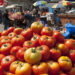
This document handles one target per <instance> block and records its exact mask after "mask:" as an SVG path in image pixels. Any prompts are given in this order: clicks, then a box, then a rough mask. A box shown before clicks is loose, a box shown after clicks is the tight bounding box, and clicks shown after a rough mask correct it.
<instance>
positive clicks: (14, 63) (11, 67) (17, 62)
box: [10, 61, 23, 74]
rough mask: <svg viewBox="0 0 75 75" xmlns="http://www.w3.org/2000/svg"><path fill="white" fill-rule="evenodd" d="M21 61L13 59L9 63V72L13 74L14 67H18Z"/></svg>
mask: <svg viewBox="0 0 75 75" xmlns="http://www.w3.org/2000/svg"><path fill="white" fill-rule="evenodd" d="M22 63H23V62H21V61H14V62H12V63H11V65H10V72H11V73H13V74H15V70H16V68H17V67H18V65H20V64H22Z"/></svg>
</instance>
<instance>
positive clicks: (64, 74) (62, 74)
mask: <svg viewBox="0 0 75 75" xmlns="http://www.w3.org/2000/svg"><path fill="white" fill-rule="evenodd" d="M59 75H68V74H66V73H59Z"/></svg>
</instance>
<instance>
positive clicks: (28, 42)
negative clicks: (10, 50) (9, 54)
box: [23, 41, 36, 48]
mask: <svg viewBox="0 0 75 75" xmlns="http://www.w3.org/2000/svg"><path fill="white" fill-rule="evenodd" d="M23 47H27V48H31V47H36V44H35V42H33V41H25V42H24V43H23Z"/></svg>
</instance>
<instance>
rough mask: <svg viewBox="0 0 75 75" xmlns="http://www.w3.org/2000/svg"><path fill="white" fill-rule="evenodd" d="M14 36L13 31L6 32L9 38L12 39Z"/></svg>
mask: <svg viewBox="0 0 75 75" xmlns="http://www.w3.org/2000/svg"><path fill="white" fill-rule="evenodd" d="M15 36H16V33H14V32H12V33H9V34H8V38H9V39H12V38H13V37H15Z"/></svg>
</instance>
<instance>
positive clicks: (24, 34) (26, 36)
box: [21, 28, 33, 40]
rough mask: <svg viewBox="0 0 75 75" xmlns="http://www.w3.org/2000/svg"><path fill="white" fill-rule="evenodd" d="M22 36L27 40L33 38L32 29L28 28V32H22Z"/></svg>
mask: <svg viewBox="0 0 75 75" xmlns="http://www.w3.org/2000/svg"><path fill="white" fill-rule="evenodd" d="M21 35H22V36H23V37H24V38H25V39H26V40H30V39H31V37H32V36H33V32H32V30H31V29H30V28H28V29H27V30H24V31H22V32H21Z"/></svg>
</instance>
